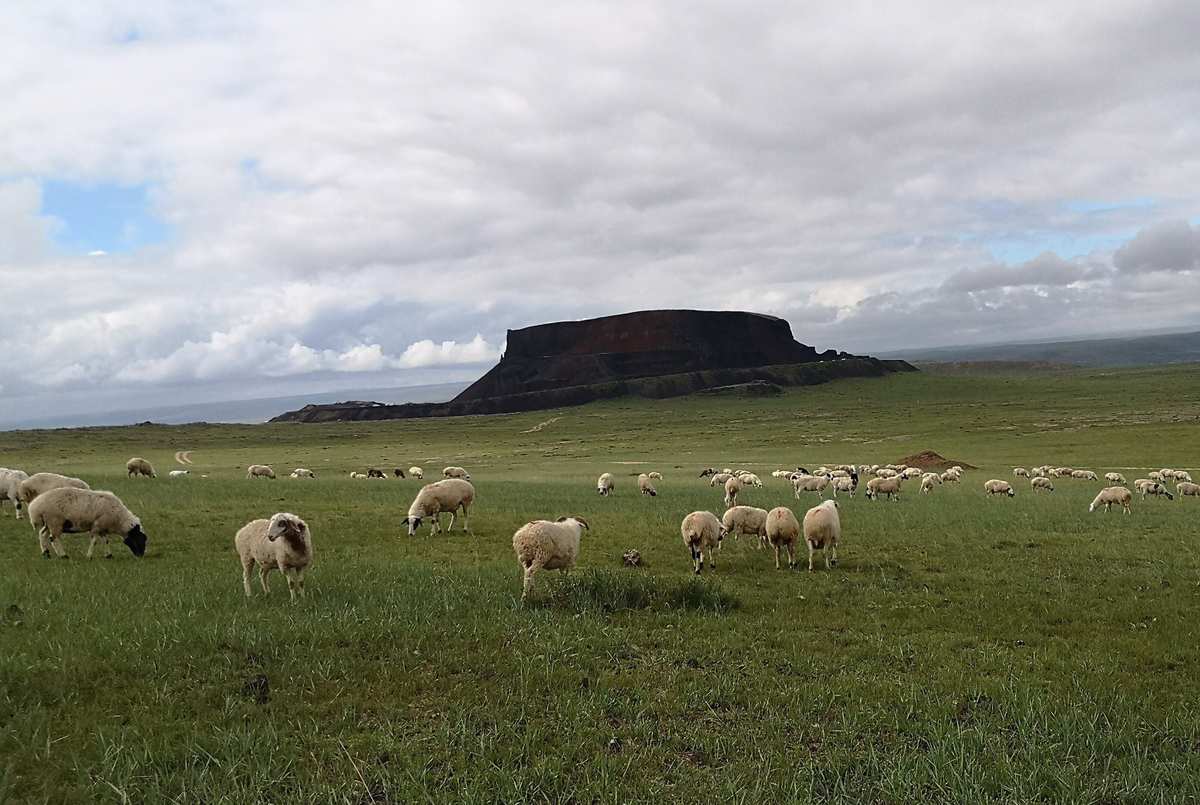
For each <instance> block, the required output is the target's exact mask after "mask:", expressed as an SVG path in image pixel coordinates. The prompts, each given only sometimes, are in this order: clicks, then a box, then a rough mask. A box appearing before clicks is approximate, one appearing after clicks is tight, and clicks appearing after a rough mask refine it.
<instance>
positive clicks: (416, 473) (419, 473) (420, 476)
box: [408, 467, 425, 481]
mask: <svg viewBox="0 0 1200 805" xmlns="http://www.w3.org/2000/svg"><path fill="white" fill-rule="evenodd" d="M408 474H409V475H411V476H412V477H414V478H416V479H417V480H418V481H421V480H424V479H425V470H423V469H421V468H420V467H409V468H408Z"/></svg>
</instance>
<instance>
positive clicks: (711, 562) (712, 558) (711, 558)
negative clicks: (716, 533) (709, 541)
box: [708, 545, 717, 570]
mask: <svg viewBox="0 0 1200 805" xmlns="http://www.w3.org/2000/svg"><path fill="white" fill-rule="evenodd" d="M708 563H709V565H711V566H712V569H713V570H716V569H717V558H716V557H715V556H713V549H712V546H711V545H709V546H708Z"/></svg>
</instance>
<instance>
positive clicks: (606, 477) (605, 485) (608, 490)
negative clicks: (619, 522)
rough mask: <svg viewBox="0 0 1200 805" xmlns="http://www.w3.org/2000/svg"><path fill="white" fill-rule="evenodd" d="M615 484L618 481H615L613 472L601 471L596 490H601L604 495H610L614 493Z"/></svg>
mask: <svg viewBox="0 0 1200 805" xmlns="http://www.w3.org/2000/svg"><path fill="white" fill-rule="evenodd" d="M615 486H616V483H615V482H614V481H613V475H612V473H611V472H605V473H601V475H600V477H599V478H598V479H597V480H596V491H597V492H599V493H600V494H601V495H602V496H603V497H608V496H609V495H611V494H612V493H613V487H615Z"/></svg>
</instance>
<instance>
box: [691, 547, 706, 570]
mask: <svg viewBox="0 0 1200 805" xmlns="http://www.w3.org/2000/svg"><path fill="white" fill-rule="evenodd" d="M690 550H691V552H692V568H693V569H694V570H695V571H696V573H697V574H699V573H700V571H701V570H703V569H704V554H703V553H701V552H700V551H698V550H696V546H695V545H692V546H690Z"/></svg>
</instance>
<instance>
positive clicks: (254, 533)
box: [233, 512, 313, 601]
mask: <svg viewBox="0 0 1200 805" xmlns="http://www.w3.org/2000/svg"><path fill="white" fill-rule="evenodd" d="M233 544H234V547H235V548H237V552H238V557H239V558H240V559H241V562H242V589H243V590H245V591H246V597H247V598H251V597H253V595H254V593H253V591H251V589H250V570H251V568H253V567H254V565H255V564H256V563H257V564H258V581H259V584H261V585H262V590H263V594H266V593H269V592H271V590H270V588H269V587H268V586H267V574H269V573H270V572H271V571H272V570H278V571H279V572H280V573H282V574H283V576H284V578H286V579H287V585H288V596H289V597H290V598H291V600H292V601H295V600H296V597H297V595H299V597H300V598H303V597H304V571H305V570H307V569H308V567H309V565H311V564H312V556H313V551H312V533H311V532H310V531H309V530H308V523H306V522H304V521H303V520H301V519H300V518H299V517H297V516H296V515H294V514H291V513H289V512H279V513H277V514H274V515H272V516H271V519H269V520H266V519H259V520H251V521H250V522H248V523H246V524H245V525H244V526H242V527H241V528H240V529H238V532H237V536H235V537H234V539H233Z"/></svg>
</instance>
